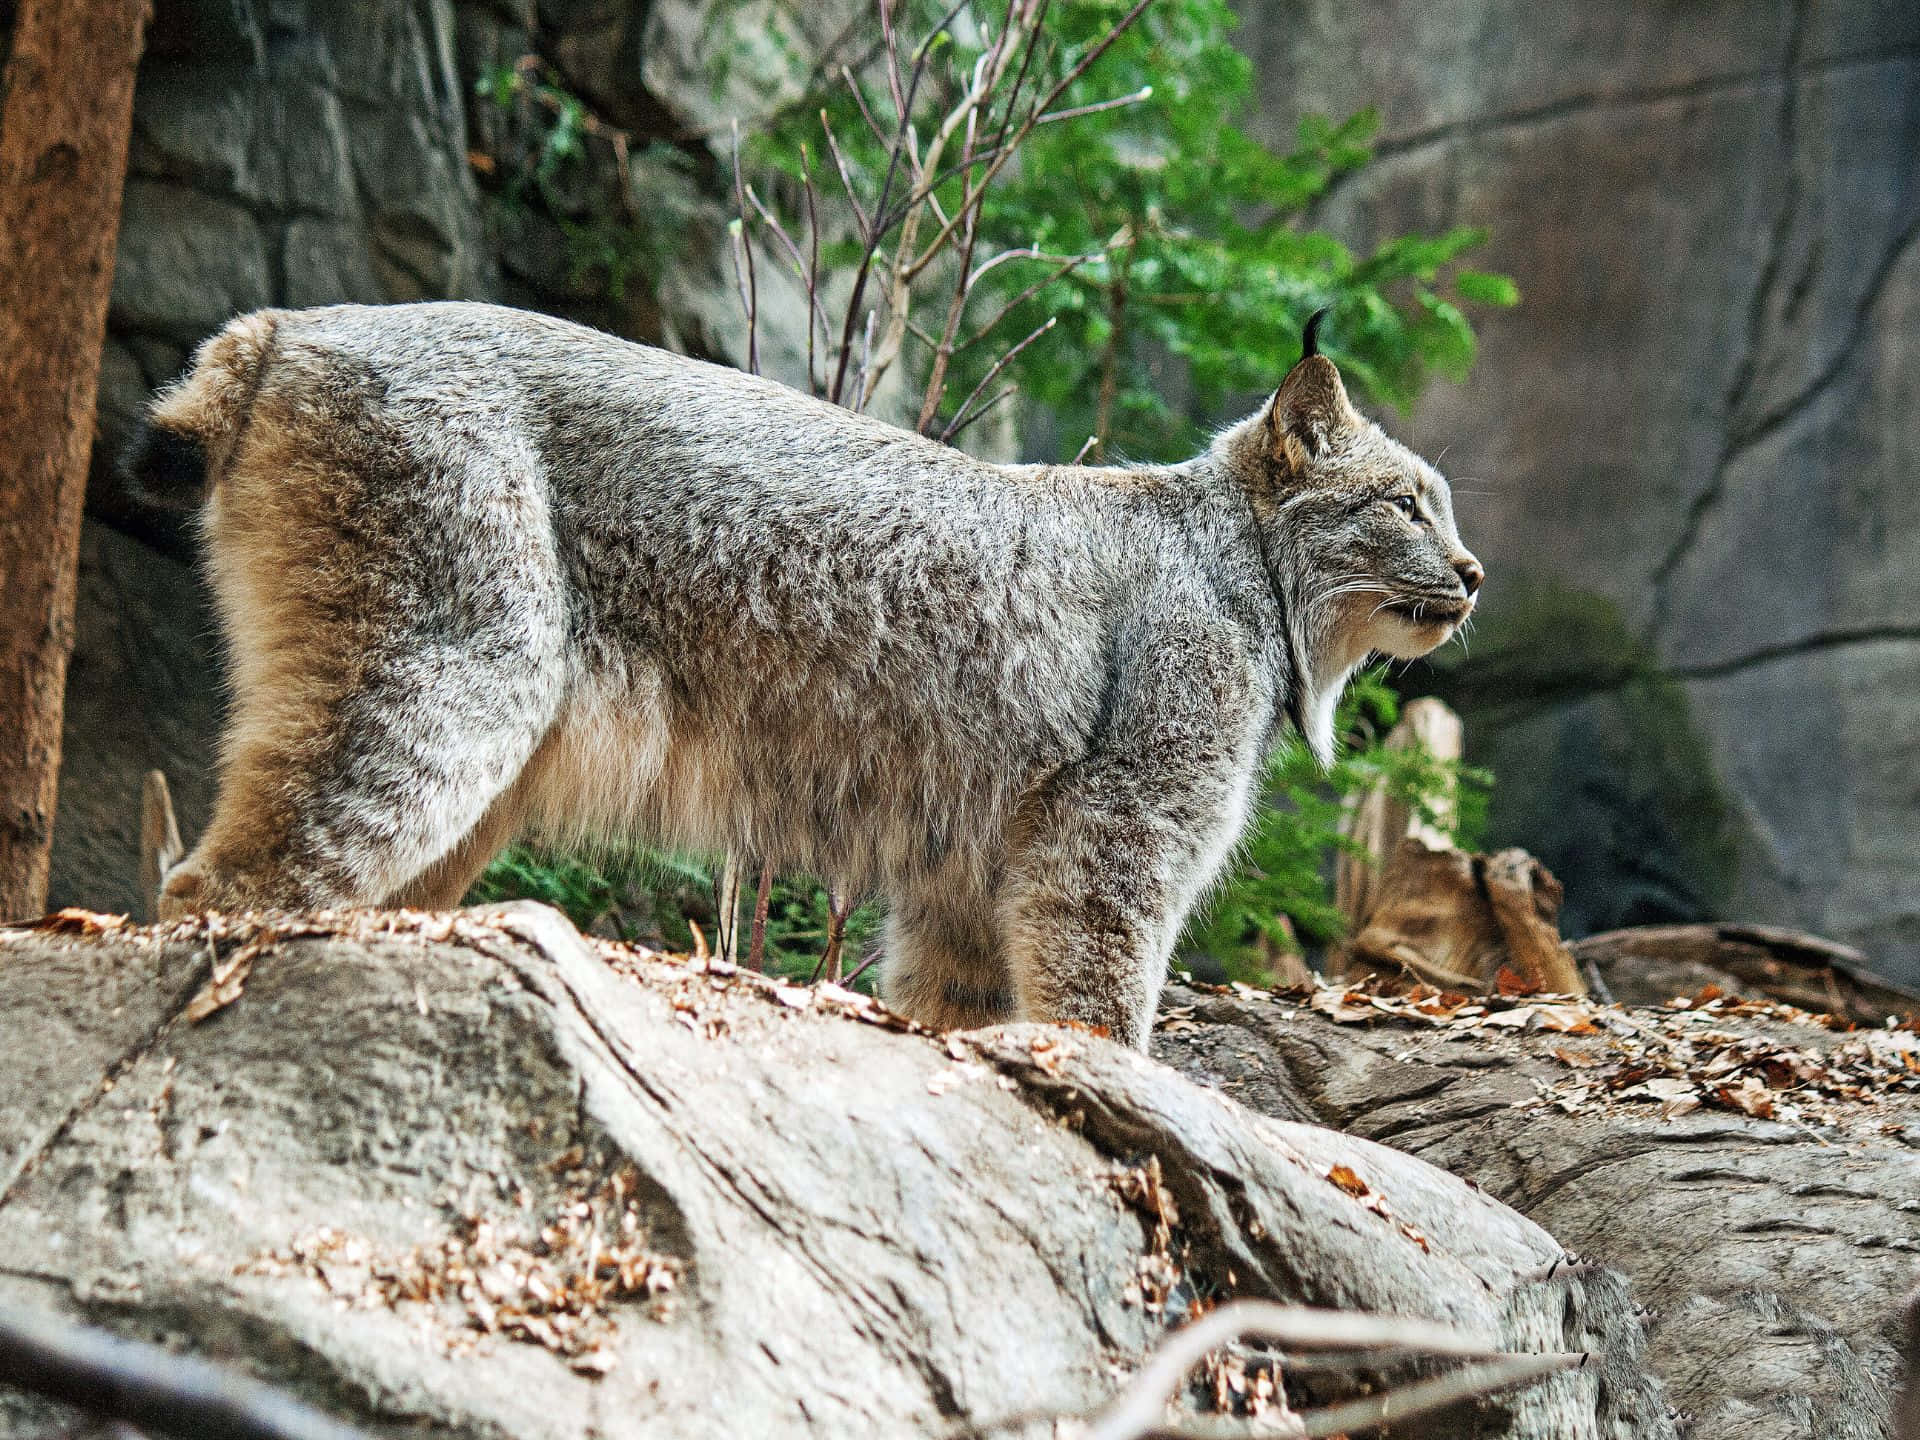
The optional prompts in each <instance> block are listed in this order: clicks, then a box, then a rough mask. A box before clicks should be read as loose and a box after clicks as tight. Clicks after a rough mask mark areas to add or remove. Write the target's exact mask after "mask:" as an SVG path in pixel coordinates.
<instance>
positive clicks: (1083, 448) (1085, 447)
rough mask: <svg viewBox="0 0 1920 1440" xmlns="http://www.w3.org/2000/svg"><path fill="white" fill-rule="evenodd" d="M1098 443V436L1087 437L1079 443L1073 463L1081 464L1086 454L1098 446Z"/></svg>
mask: <svg viewBox="0 0 1920 1440" xmlns="http://www.w3.org/2000/svg"><path fill="white" fill-rule="evenodd" d="M1099 443H1100V437H1099V436H1098V435H1089V436H1087V438H1086V439H1085V440H1084V441H1082V442H1081V444H1080V449H1079V451H1078V452H1076V453H1075V455H1074V457H1073V463H1074V464H1076V465H1079V464H1081V463H1083V462H1084V461H1085V460H1086V458H1087V454H1088V452H1089V451H1091V450H1092V449H1093V447H1094V446H1096V445H1098V444H1099Z"/></svg>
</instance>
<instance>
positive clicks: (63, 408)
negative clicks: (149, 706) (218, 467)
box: [0, 0, 148, 919]
mask: <svg viewBox="0 0 1920 1440" xmlns="http://www.w3.org/2000/svg"><path fill="white" fill-rule="evenodd" d="M147 14H148V6H147V0H23V3H22V4H21V5H20V6H19V7H18V10H17V13H16V16H15V20H14V25H13V36H12V48H11V53H10V55H9V58H8V60H7V67H6V77H5V101H4V108H0V596H4V597H5V599H4V603H3V604H0V919H5V918H8V917H13V916H20V915H30V914H37V913H38V912H39V911H40V910H42V909H43V908H44V907H45V905H46V898H47V859H48V853H49V851H50V849H51V846H52V842H53V810H54V791H55V783H56V780H57V777H58V773H59V768H60V717H61V710H62V703H61V702H62V699H63V696H64V692H65V689H66V679H67V657H68V655H69V654H70V653H71V651H72V649H73V592H74V567H75V564H76V563H77V556H78V551H79V544H80V511H81V504H82V502H83V500H84V499H85V496H86V483H87V459H88V453H89V451H90V450H91V448H92V442H93V407H94V390H95V386H96V384H97V382H98V380H99V375H100V343H101V335H102V333H103V331H104V329H105V326H106V318H107V293H108V290H109V288H110V286H111V283H112V280H113V249H114V237H115V235H116V233H117V232H118V230H119V225H120V188H121V183H122V181H123V180H124V179H125V176H126V168H127V133H128V130H129V129H130V128H131V126H132V123H133V76H134V68H135V66H136V65H137V64H138V63H139V59H140V48H141V40H142V36H143V34H144V32H145V29H146V21H147Z"/></svg>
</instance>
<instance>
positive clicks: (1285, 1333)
mask: <svg viewBox="0 0 1920 1440" xmlns="http://www.w3.org/2000/svg"><path fill="white" fill-rule="evenodd" d="M1253 1336H1258V1337H1259V1338H1261V1339H1265V1340H1274V1341H1278V1342H1279V1343H1280V1344H1282V1345H1285V1346H1288V1347H1290V1348H1292V1349H1295V1350H1400V1351H1411V1352H1414V1353H1417V1354H1423V1355H1452V1356H1458V1357H1461V1358H1465V1359H1484V1358H1486V1357H1488V1356H1492V1355H1498V1354H1499V1353H1500V1349H1499V1347H1498V1346H1497V1345H1495V1344H1493V1343H1492V1342H1491V1341H1490V1340H1488V1339H1484V1338H1481V1337H1477V1336H1472V1335H1467V1334H1464V1333H1462V1332H1461V1331H1459V1330H1457V1329H1455V1328H1454V1327H1453V1326H1451V1325H1438V1324H1435V1323H1434V1322H1433V1321H1430V1320H1419V1319H1414V1318H1412V1317H1407V1316H1398V1315H1361V1314H1352V1313H1349V1312H1345V1311H1339V1310H1318V1309H1312V1308H1309V1307H1307V1306H1303V1305H1275V1304H1271V1303H1269V1302H1267V1301H1264V1300H1235V1301H1232V1302H1230V1303H1229V1304H1226V1305H1222V1306H1221V1307H1220V1308H1219V1309H1217V1310H1213V1311H1209V1312H1208V1313H1207V1314H1206V1315H1203V1316H1201V1318H1200V1319H1198V1320H1196V1321H1194V1322H1193V1323H1192V1324H1191V1325H1187V1326H1184V1327H1182V1328H1181V1329H1179V1330H1176V1331H1174V1332H1173V1334H1171V1335H1169V1336H1168V1337H1167V1338H1166V1339H1164V1340H1163V1341H1161V1342H1160V1348H1159V1349H1158V1350H1156V1351H1155V1352H1154V1354H1153V1358H1152V1359H1151V1360H1149V1361H1148V1362H1147V1364H1146V1366H1145V1367H1144V1368H1143V1369H1142V1370H1141V1371H1140V1373H1139V1374H1138V1375H1136V1376H1134V1377H1133V1381H1132V1383H1131V1384H1129V1385H1128V1386H1127V1388H1126V1389H1124V1390H1122V1391H1121V1392H1120V1393H1119V1394H1118V1395H1117V1396H1115V1397H1114V1398H1113V1399H1112V1400H1111V1401H1109V1402H1108V1404H1107V1405H1106V1407H1105V1408H1104V1409H1102V1410H1101V1411H1100V1413H1099V1414H1098V1415H1096V1416H1095V1417H1094V1419H1093V1422H1092V1424H1091V1425H1090V1426H1089V1427H1088V1429H1087V1436H1086V1440H1136V1437H1139V1436H1143V1435H1149V1434H1153V1433H1155V1432H1157V1431H1160V1430H1161V1429H1162V1428H1163V1426H1162V1423H1161V1417H1162V1416H1163V1415H1164V1414H1165V1412H1166V1406H1167V1401H1168V1399H1169V1398H1170V1397H1171V1396H1172V1395H1173V1394H1174V1392H1175V1391H1176V1390H1177V1389H1178V1388H1179V1386H1180V1382H1181V1380H1182V1379H1184V1378H1185V1376H1186V1373H1187V1372H1188V1371H1189V1370H1191V1369H1192V1368H1193V1367H1194V1366H1195V1365H1197V1364H1198V1363H1199V1362H1200V1361H1201V1360H1202V1359H1203V1358H1205V1356H1206V1355H1207V1353H1208V1352H1209V1351H1212V1350H1217V1349H1218V1348H1219V1347H1220V1346H1222V1345H1225V1344H1228V1343H1229V1342H1231V1341H1234V1340H1242V1339H1246V1338H1249V1337H1253Z"/></svg>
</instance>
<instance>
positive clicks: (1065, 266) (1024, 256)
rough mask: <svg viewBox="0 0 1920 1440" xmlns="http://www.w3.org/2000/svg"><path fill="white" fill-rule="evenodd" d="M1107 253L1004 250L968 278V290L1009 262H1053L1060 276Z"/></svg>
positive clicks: (1021, 248)
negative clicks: (986, 275)
mask: <svg viewBox="0 0 1920 1440" xmlns="http://www.w3.org/2000/svg"><path fill="white" fill-rule="evenodd" d="M1106 253H1107V252H1106V251H1104V250H1096V251H1094V252H1093V253H1092V254H1091V255H1050V254H1048V253H1047V252H1046V251H1045V250H1035V249H1034V248H1033V247H1031V246H1027V245H1023V246H1021V247H1019V248H1018V249H1015V250H1002V251H1001V252H1000V253H999V254H998V255H996V256H994V257H993V258H992V259H991V260H988V261H985V262H984V263H982V264H981V265H979V266H977V267H976V268H975V269H974V272H973V273H972V274H971V275H969V276H968V277H967V289H969V290H971V289H973V287H974V286H976V285H978V284H979V283H980V278H981V277H982V276H983V275H985V274H986V273H987V272H988V271H990V270H997V269H999V268H1000V267H1001V266H1002V265H1004V264H1006V263H1007V262H1008V261H1009V260H1051V261H1052V262H1054V263H1055V264H1056V265H1059V266H1060V267H1061V270H1060V271H1056V272H1055V273H1056V274H1059V273H1062V272H1064V271H1065V270H1070V269H1072V268H1073V267H1074V266H1076V265H1085V264H1087V263H1089V262H1090V261H1094V260H1100V259H1104V258H1105V256H1106Z"/></svg>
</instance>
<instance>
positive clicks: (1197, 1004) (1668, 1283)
mask: <svg viewBox="0 0 1920 1440" xmlns="http://www.w3.org/2000/svg"><path fill="white" fill-rule="evenodd" d="M1458 999H1459V997H1456V1002H1455V1003H1442V1002H1440V1001H1437V1000H1436V1001H1430V1002H1429V1005H1430V1006H1437V1012H1436V1013H1437V1014H1438V1015H1441V1016H1444V1015H1445V1014H1446V1013H1448V1012H1450V1011H1453V1010H1455V1009H1457V1001H1458ZM1490 1003H1491V1004H1493V1005H1494V1006H1496V1007H1498V1006H1500V1005H1502V1004H1505V1005H1506V1006H1507V1009H1506V1010H1505V1011H1504V1020H1501V1019H1500V1018H1499V1016H1498V1015H1496V1017H1495V1020H1494V1022H1493V1023H1488V1022H1487V1020H1486V1019H1485V1018H1484V1017H1480V1016H1477V1015H1476V1013H1475V1011H1474V1010H1471V1009H1469V1010H1467V1011H1464V1012H1461V1013H1459V1014H1457V1015H1456V1016H1455V1018H1454V1019H1452V1020H1448V1019H1445V1018H1435V1016H1434V1015H1427V1016H1423V1015H1422V1014H1420V1013H1419V1011H1418V1009H1417V1007H1413V1006H1409V1005H1407V1004H1405V1003H1404V1002H1385V1003H1383V1004H1380V1005H1376V1004H1374V1003H1373V1002H1372V1001H1370V1000H1367V999H1364V998H1358V999H1355V1000H1353V1001H1352V1002H1351V1003H1348V1002H1346V1001H1345V1000H1344V997H1340V996H1339V994H1338V992H1321V995H1320V996H1319V997H1318V1004H1317V1005H1310V1004H1307V1003H1302V1002H1301V1001H1300V1000H1298V999H1289V998H1288V997H1285V996H1267V995H1263V994H1260V993H1259V992H1253V991H1247V992H1244V993H1243V994H1242V995H1241V996H1237V997H1236V996H1233V995H1224V994H1209V993H1205V992H1202V991H1198V990H1190V989H1185V988H1182V987H1178V986H1175V987H1170V988H1169V991H1168V995H1167V1000H1166V1002H1165V1007H1164V1009H1163V1014H1162V1018H1161V1022H1160V1027H1159V1030H1158V1032H1157V1033H1156V1035H1155V1038H1154V1045H1153V1052H1154V1054H1155V1056H1156V1057H1158V1058H1159V1059H1161V1060H1164V1061H1165V1062H1166V1063H1168V1064H1170V1065H1172V1066H1174V1067H1175V1068H1177V1069H1179V1070H1180V1071H1181V1072H1182V1073H1184V1074H1186V1075H1189V1076H1191V1077H1193V1078H1194V1079H1197V1080H1201V1081H1203V1082H1205V1083H1207V1084H1210V1085H1217V1086H1219V1087H1220V1088H1221V1089H1222V1090H1223V1091H1224V1092H1225V1093H1227V1094H1230V1095H1232V1096H1234V1097H1235V1098H1236V1099H1238V1100H1240V1101H1242V1102H1243V1103H1245V1104H1247V1105H1250V1106H1252V1107H1254V1108H1255V1109H1259V1110H1262V1111H1264V1112H1266V1113H1268V1114H1271V1115H1276V1116H1283V1117H1285V1118H1287V1119H1289V1120H1295V1121H1300V1122H1309V1123H1318V1124H1323V1125H1334V1126H1338V1127H1340V1128H1341V1129H1344V1130H1348V1131H1351V1132H1352V1133H1354V1134H1356V1135H1364V1136H1367V1137H1370V1138H1372V1139H1375V1140H1379V1141H1382V1142H1385V1143H1389V1144H1391V1145H1393V1146H1394V1147H1395V1148H1396V1149H1399V1150H1404V1151H1406V1152H1407V1153H1409V1154H1412V1155H1418V1156H1421V1157H1422V1158H1423V1159H1427V1160H1430V1161H1432V1162H1433V1163H1434V1164H1436V1165H1440V1166H1444V1167H1445V1168H1446V1169H1448V1170H1450V1171H1452V1172H1453V1173H1455V1174H1458V1175H1461V1176H1463V1177H1466V1178H1468V1179H1470V1180H1472V1181H1473V1182H1474V1183H1475V1184H1476V1185H1478V1186H1480V1187H1482V1188H1483V1189H1484V1190H1485V1191H1486V1192H1487V1193H1489V1194H1492V1195H1495V1196H1498V1197H1499V1198H1500V1199H1501V1200H1503V1201H1505V1202H1506V1203H1507V1204H1509V1205H1511V1206H1513V1207H1514V1208H1515V1209H1516V1210H1519V1211H1520V1212H1521V1213H1522V1214H1525V1215H1527V1216H1528V1217H1529V1218H1531V1219H1533V1220H1536V1221H1538V1222H1539V1223H1540V1224H1542V1225H1545V1226H1547V1227H1548V1228H1549V1229H1550V1230H1552V1231H1553V1233H1554V1234H1555V1236H1557V1237H1558V1238H1559V1239H1560V1240H1562V1241H1563V1242H1564V1243H1565V1244H1566V1245H1567V1246H1568V1247H1569V1248H1570V1249H1571V1250H1573V1251H1575V1252H1576V1253H1578V1254H1579V1255H1580V1256H1582V1257H1583V1258H1585V1259H1589V1260H1592V1261H1594V1262H1596V1263H1599V1264H1602V1265H1608V1266H1617V1267H1618V1268H1619V1269H1620V1270H1622V1271H1623V1272H1625V1273H1626V1274H1627V1275H1628V1276H1629V1277H1630V1278H1631V1279H1632V1281H1633V1286H1634V1291H1635V1293H1636V1295H1637V1296H1638V1298H1639V1299H1640V1301H1641V1302H1642V1303H1643V1304H1645V1305H1646V1306H1648V1307H1649V1308H1650V1310H1651V1311H1652V1315H1651V1317H1650V1328H1649V1332H1648V1358H1649V1361H1650V1362H1651V1363H1652V1365H1653V1366H1654V1367H1655V1369H1656V1370H1658V1371H1659V1372H1660V1374H1661V1375H1662V1376H1663V1377H1664V1378H1665V1379H1666V1381H1667V1383H1668V1385H1669V1387H1670V1390H1671V1394H1672V1397H1673V1400H1674V1402H1675V1404H1676V1405H1678V1406H1679V1407H1680V1409H1681V1410H1682V1411H1683V1412H1685V1413H1687V1414H1690V1415H1691V1416H1692V1417H1693V1422H1692V1426H1691V1428H1690V1429H1689V1430H1688V1431H1687V1434H1688V1435H1689V1436H1690V1437H1691V1440H1879V1437H1880V1436H1881V1435H1882V1434H1883V1433H1884V1431H1883V1426H1884V1425H1885V1423H1886V1420H1887V1415H1888V1408H1889V1405H1890V1403H1891V1401H1890V1396H1891V1394H1892V1391H1893V1387H1894V1384H1895V1382H1896V1379H1897V1378H1898V1371H1899V1368H1900V1366H1899V1355H1900V1347H1901V1345H1902V1332H1901V1322H1900V1314H1899V1312H1900V1302H1901V1298H1902V1296H1903V1295H1905V1293H1906V1292H1907V1291H1908V1290H1909V1289H1910V1288H1911V1287H1912V1285H1913V1283H1914V1279H1915V1273H1916V1260H1917V1258H1920V1221H1917V1220H1916V1217H1920V1038H1917V1037H1916V1036H1915V1035H1914V1034H1913V1033H1912V1032H1911V1031H1910V1030H1909V1031H1901V1032H1890V1031H1885V1030H1866V1031H1849V1030H1838V1031H1836V1030H1833V1029H1829V1028H1827V1027H1826V1026H1824V1025H1822V1024H1820V1023H1818V1022H1817V1021H1816V1019H1815V1018H1814V1017H1812V1016H1807V1015H1805V1014H1802V1013H1798V1012H1792V1011H1789V1010H1787V1009H1786V1008H1785V1007H1779V1006H1770V1005H1765V1004H1759V1005H1755V1004H1733V1003H1731V1002H1717V1003H1713V1004H1710V1005H1708V1006H1706V1007H1701V1008H1695V1007H1687V1008H1663V1009H1662V1008H1652V1007H1648V1008H1623V1007H1609V1006H1599V1005H1592V1004H1584V1003H1582V1004H1569V1003H1558V1002H1556V1003H1551V1004H1545V1005H1543V1006H1541V1007H1539V1013H1538V1014H1528V1013H1523V1012H1525V1011H1526V1010H1527V1006H1528V1002H1526V1001H1524V1000H1514V1001H1510V1002H1500V1001H1494V1002H1490ZM1336 1017H1337V1018H1336ZM1515 1020H1518V1021H1519V1022H1520V1023H1518V1024H1510V1023H1506V1022H1511V1021H1515ZM1741 1055H1745V1056H1746V1057H1748V1063H1747V1064H1745V1065H1741V1066H1735V1065H1733V1064H1732V1058H1733V1057H1736V1056H1741ZM1723 1056H1724V1057H1727V1058H1726V1059H1722V1057H1723ZM1862 1057H1865V1058H1862ZM1796 1064H1798V1065H1799V1066H1800V1067H1801V1069H1800V1070H1799V1072H1798V1073H1796V1071H1795V1069H1794V1066H1795V1065H1796ZM1856 1064H1858V1065H1861V1066H1864V1068H1863V1069H1860V1070H1855V1069H1853V1068H1852V1067H1853V1066H1854V1065H1856ZM1829 1067H1830V1069H1831V1072H1832V1074H1833V1076H1834V1077H1836V1078H1834V1079H1832V1080H1831V1082H1829V1080H1827V1079H1807V1078H1803V1077H1805V1076H1809V1075H1815V1074H1817V1073H1818V1072H1819V1071H1821V1070H1822V1069H1826V1068H1829ZM1749 1073H1753V1074H1755V1075H1765V1076H1769V1077H1771V1079H1772V1081H1773V1082H1776V1083H1777V1085H1778V1087H1779V1088H1778V1089H1776V1084H1775V1083H1767V1082H1765V1081H1763V1082H1762V1089H1761V1090H1758V1091H1756V1090H1754V1089H1752V1088H1751V1087H1745V1086H1743V1087H1742V1088H1732V1087H1734V1086H1736V1085H1737V1084H1738V1083H1739V1081H1737V1080H1736V1078H1735V1077H1739V1078H1740V1080H1744V1077H1745V1076H1746V1075H1747V1074H1749ZM1862 1074H1872V1075H1876V1076H1878V1077H1879V1080H1878V1081H1877V1082H1876V1083H1874V1084H1872V1085H1862V1086H1859V1087H1858V1088H1859V1093H1858V1094H1857V1095H1855V1096H1851V1097H1850V1096H1847V1095H1845V1094H1842V1093H1839V1092H1841V1091H1843V1090H1844V1089H1845V1088H1846V1087H1847V1086H1848V1085H1850V1084H1853V1083H1854V1082H1855V1080H1857V1077H1858V1076H1859V1075H1862ZM1716 1076H1724V1077H1725V1078H1724V1079H1716V1078H1714V1077H1716ZM1702 1077H1706V1078H1702ZM1655 1080H1657V1081H1660V1082H1662V1083H1661V1084H1659V1085H1654V1086H1653V1087H1652V1091H1651V1093H1650V1092H1649V1090H1648V1089H1647V1088H1646V1087H1647V1085H1648V1083H1649V1081H1655ZM1668 1082H1672V1083H1668ZM1635 1085H1639V1086H1640V1087H1641V1088H1640V1089H1637V1090H1636V1089H1635V1088H1634V1087H1635ZM1716 1086H1719V1087H1721V1088H1725V1089H1726V1090H1727V1093H1726V1095H1725V1096H1721V1095H1718V1094H1716V1093H1715V1088H1716ZM1681 1091H1688V1092H1690V1094H1691V1098H1690V1099H1689V1098H1687V1097H1686V1096H1683V1095H1681ZM1663 1095H1665V1096H1668V1097H1669V1098H1666V1099H1662V1098H1661V1097H1662V1096H1663ZM1703 1099H1704V1102H1705V1103H1701V1102H1702V1100H1703ZM1743 1107H1744V1108H1743ZM1748 1108H1750V1109H1752V1110H1753V1111H1755V1112H1758V1113H1748Z"/></svg>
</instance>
